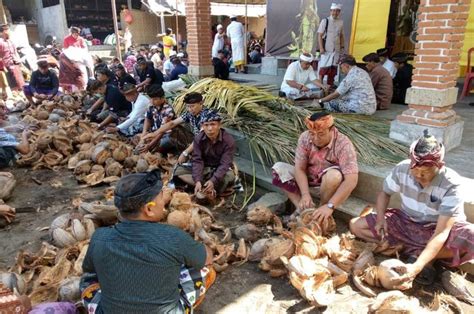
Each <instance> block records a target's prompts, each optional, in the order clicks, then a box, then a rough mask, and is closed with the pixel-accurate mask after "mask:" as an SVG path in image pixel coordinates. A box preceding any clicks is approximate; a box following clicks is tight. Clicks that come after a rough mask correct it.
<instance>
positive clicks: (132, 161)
mask: <svg viewBox="0 0 474 314" xmlns="http://www.w3.org/2000/svg"><path fill="white" fill-rule="evenodd" d="M136 164H137V162H136V161H135V159H134V158H133V157H127V158H125V160H124V161H123V166H124V167H125V168H126V169H133V167H135V166H136ZM147 169H148V167H147Z"/></svg>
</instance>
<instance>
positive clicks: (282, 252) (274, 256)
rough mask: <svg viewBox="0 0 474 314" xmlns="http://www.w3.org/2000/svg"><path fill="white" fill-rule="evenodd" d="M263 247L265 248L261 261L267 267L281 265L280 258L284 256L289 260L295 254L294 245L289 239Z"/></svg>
mask: <svg viewBox="0 0 474 314" xmlns="http://www.w3.org/2000/svg"><path fill="white" fill-rule="evenodd" d="M265 246H266V248H265V253H264V254H263V259H262V261H265V263H267V264H269V265H274V266H280V265H283V262H282V261H281V259H280V257H282V256H284V257H286V258H290V257H291V256H292V255H293V254H294V252H295V245H294V243H293V241H292V240H290V239H284V240H281V241H275V242H272V243H267V244H265Z"/></svg>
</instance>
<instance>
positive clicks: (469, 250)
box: [365, 208, 474, 267]
mask: <svg viewBox="0 0 474 314" xmlns="http://www.w3.org/2000/svg"><path fill="white" fill-rule="evenodd" d="M365 219H366V221H367V224H368V225H369V228H370V230H371V231H372V234H373V235H374V237H375V238H376V239H380V237H379V236H378V234H377V232H376V231H375V223H376V221H377V214H375V213H371V214H369V215H367V216H366V217H365ZM385 219H386V221H387V227H388V234H386V235H385V237H386V238H387V240H388V242H389V244H390V245H397V244H403V249H402V252H403V253H404V254H406V255H407V256H419V255H420V254H421V252H422V251H423V250H424V249H425V248H426V244H427V243H428V241H429V240H430V239H431V237H432V236H433V234H434V232H435V229H436V222H417V221H414V220H413V219H412V218H411V217H410V216H408V215H407V214H406V213H405V212H404V211H403V210H401V209H396V208H389V209H387V211H386V212H385ZM444 247H445V248H446V249H448V250H450V251H451V252H452V253H453V258H452V260H442V261H443V262H444V263H445V264H447V265H448V266H450V267H457V266H460V265H462V264H464V263H467V262H469V261H472V260H474V225H473V224H471V223H468V222H466V221H457V222H455V223H454V225H453V227H452V228H451V232H450V233H449V237H448V239H447V240H446V243H445V244H444Z"/></svg>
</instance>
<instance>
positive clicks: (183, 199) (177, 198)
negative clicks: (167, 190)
mask: <svg viewBox="0 0 474 314" xmlns="http://www.w3.org/2000/svg"><path fill="white" fill-rule="evenodd" d="M192 204H193V203H192V201H191V196H189V194H188V193H185V192H175V193H173V197H172V198H171V202H170V207H171V208H173V209H175V210H189V209H190V208H191V206H192Z"/></svg>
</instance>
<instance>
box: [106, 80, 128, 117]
mask: <svg viewBox="0 0 474 314" xmlns="http://www.w3.org/2000/svg"><path fill="white" fill-rule="evenodd" d="M104 99H105V103H106V104H107V105H108V106H109V107H110V111H113V112H115V113H119V112H123V111H128V112H130V111H131V110H132V104H131V103H130V102H129V101H128V100H127V99H126V98H125V96H124V95H123V94H122V93H121V92H120V90H119V89H118V87H115V86H113V85H107V88H106V90H105V97H104Z"/></svg>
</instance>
